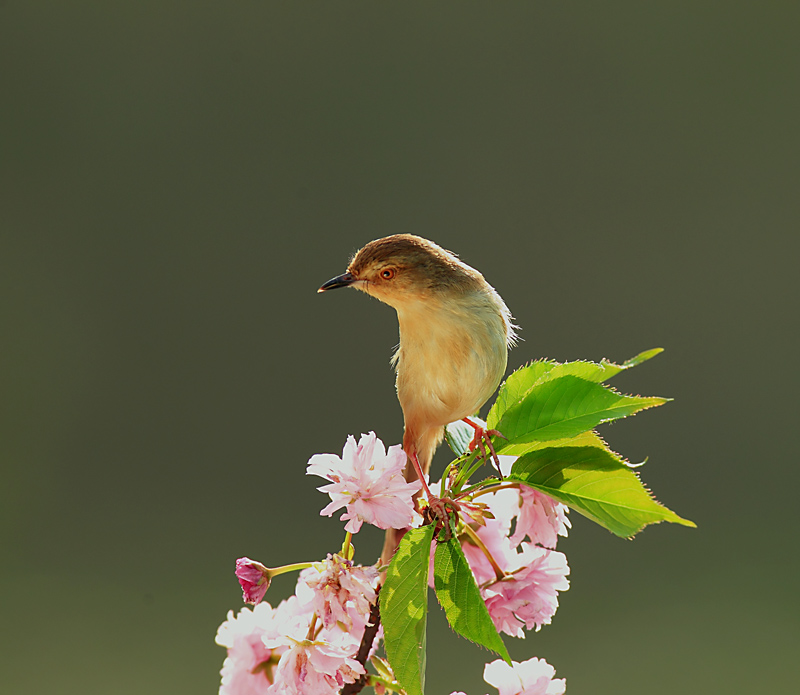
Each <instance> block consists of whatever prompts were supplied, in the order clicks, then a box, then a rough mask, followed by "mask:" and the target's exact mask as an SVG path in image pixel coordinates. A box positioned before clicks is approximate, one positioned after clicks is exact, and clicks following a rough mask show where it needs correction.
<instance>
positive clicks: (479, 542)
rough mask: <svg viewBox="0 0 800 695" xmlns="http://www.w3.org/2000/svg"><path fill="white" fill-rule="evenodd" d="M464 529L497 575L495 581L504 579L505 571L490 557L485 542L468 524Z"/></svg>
mask: <svg viewBox="0 0 800 695" xmlns="http://www.w3.org/2000/svg"><path fill="white" fill-rule="evenodd" d="M464 531H466V533H467V535H468V536H469V538H470V540H471V541H472V542H473V543H474V544H475V545H477V546H478V547H479V548H480V549H481V552H482V553H483V554H484V555H485V556H486V559H487V560H488V561H489V564H490V565H491V566H492V569H493V570H494V573H495V575H496V576H497V581H498V582H499V581H500V580H501V579H504V578H505V576H506V573H505V572H503V570H502V569H500V565H498V564H497V561H496V560H495V559H494V558H493V557H492V554H491V553H490V552H489V548H487V547H486V544H485V543H484V542H483V541H482V540H481V539H480V537H479V536H478V534H477V533H475V531H473V530H472V528H470V526H469V524H465V525H464Z"/></svg>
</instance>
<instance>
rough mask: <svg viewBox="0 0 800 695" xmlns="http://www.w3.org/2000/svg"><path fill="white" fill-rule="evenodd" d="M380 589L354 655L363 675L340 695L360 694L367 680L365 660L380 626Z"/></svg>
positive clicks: (376, 593)
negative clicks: (361, 667) (362, 668)
mask: <svg viewBox="0 0 800 695" xmlns="http://www.w3.org/2000/svg"><path fill="white" fill-rule="evenodd" d="M380 591H381V587H378V590H377V591H376V592H375V603H374V604H373V606H372V608H370V611H369V619H368V620H367V626H366V627H365V628H364V636H363V637H362V638H361V644H360V645H359V647H358V654H356V661H357V662H358V663H359V664H361V665H362V666H363V667H364V674H363V675H362V676H360V677H359V679H358V680H357V681H355V683H348V684H347V685H345V686H344V688H342V691H341V695H356V693H360V692H361V691H362V690H363V689H364V686H365V685H366V684H367V681H368V680H369V674H368V673H367V672H366V670H367V659H368V658H369V653H370V652H371V651H372V643H373V642H374V641H375V635H377V634H378V629H379V628H380V626H381V609H380V605H379V603H380V602H379V600H378V598H379V594H380Z"/></svg>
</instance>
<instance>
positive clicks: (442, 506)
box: [408, 448, 461, 540]
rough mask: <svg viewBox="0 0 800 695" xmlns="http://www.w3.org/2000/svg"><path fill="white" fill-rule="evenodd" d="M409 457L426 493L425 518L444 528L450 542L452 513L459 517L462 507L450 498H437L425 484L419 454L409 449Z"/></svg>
mask: <svg viewBox="0 0 800 695" xmlns="http://www.w3.org/2000/svg"><path fill="white" fill-rule="evenodd" d="M408 457H409V458H410V459H411V464H412V465H413V466H414V470H415V471H416V473H417V477H418V478H419V479H420V481H421V482H422V489H423V490H424V491H425V497H426V501H427V509H426V510H425V511H424V514H425V516H426V517H428V520H429V521H432V522H434V523H435V524H436V525H437V527H439V526H441V527H444V528H445V535H446V538H447V540H450V538H451V536H452V532H451V528H450V512H454V513H455V514H456V515H458V512H459V510H460V509H461V507H460V505H459V504H458V502H456V501H455V500H451V499H450V498H449V497H436V496H435V495H434V494H433V493H432V492H431V490H430V488H429V487H428V484H427V483H426V482H425V476H424V475H423V474H422V466H420V463H419V459H418V458H417V452H416V451H415V450H414V449H413V448H409V452H408Z"/></svg>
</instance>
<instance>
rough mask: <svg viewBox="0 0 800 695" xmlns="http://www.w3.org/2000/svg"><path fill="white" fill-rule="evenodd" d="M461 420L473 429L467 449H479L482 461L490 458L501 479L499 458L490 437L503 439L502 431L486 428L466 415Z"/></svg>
mask: <svg viewBox="0 0 800 695" xmlns="http://www.w3.org/2000/svg"><path fill="white" fill-rule="evenodd" d="M463 421H464V422H466V423H467V424H468V425H469V426H470V427H472V428H473V429H474V430H475V434H474V435H473V437H472V441H471V442H470V443H469V447H468V448H469V450H470V451H475V449H476V448H477V449H479V450H480V452H481V456H482V457H483V460H484V461H488V460H489V459H490V458H491V461H492V464H493V465H494V467H495V469H496V470H497V474H498V475H499V476H500V480H502V479H503V473H502V471H501V470H500V458H499V457H498V456H497V452H496V451H495V450H494V446H493V445H492V440H491V437H500V438H501V439H505V437H504V436H503V434H502V432H498V431H497V430H490V429H486V428H485V427H483V426H481V425H479V424H477V423H475V422H473V421H472V420H470V419H469V418H468V417H465V418H463ZM487 449H488V450H489V453H488V454H487V452H486V450H487Z"/></svg>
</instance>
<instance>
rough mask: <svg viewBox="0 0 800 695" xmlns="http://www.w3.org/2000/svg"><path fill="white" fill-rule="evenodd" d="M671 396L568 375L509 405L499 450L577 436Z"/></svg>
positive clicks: (499, 426) (501, 427) (501, 426)
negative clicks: (646, 394)
mask: <svg viewBox="0 0 800 695" xmlns="http://www.w3.org/2000/svg"><path fill="white" fill-rule="evenodd" d="M668 400H669V399H667V398H657V397H649V398H642V397H641V396H626V395H624V394H621V393H619V392H617V391H615V390H613V389H612V388H610V387H608V386H604V385H602V384H598V383H596V382H593V381H587V380H586V379H582V378H580V377H577V376H573V375H566V376H562V377H559V378H557V379H553V380H552V381H545V382H544V383H542V384H539V385H536V386H534V387H533V388H532V389H531V390H530V391H528V393H527V394H526V396H525V398H524V400H522V401H520V402H519V403H517V404H516V405H514V406H512V407H511V408H509V409H508V410H507V411H506V412H505V414H504V415H503V417H502V418H501V419H500V422H498V423H497V427H496V429H498V430H499V431H500V432H502V433H503V434H504V435H505V437H506V440H503V439H499V438H494V439H493V440H492V441H493V443H494V445H495V448H496V449H497V451H498V452H499V451H503V453H505V449H506V447H508V446H510V445H513V444H520V443H523V442H531V441H540V442H542V441H549V440H551V439H564V438H566V437H574V436H576V435H578V434H581V433H582V432H587V431H588V430H591V429H594V428H595V427H597V425H599V424H600V423H603V422H608V421H609V420H616V419H618V418H623V417H626V416H628V415H633V414H634V413H636V412H638V411H640V410H644V409H645V408H651V407H653V406H656V405H661V404H662V403H666V402H667V401H668Z"/></svg>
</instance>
